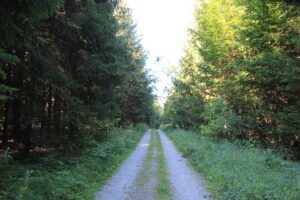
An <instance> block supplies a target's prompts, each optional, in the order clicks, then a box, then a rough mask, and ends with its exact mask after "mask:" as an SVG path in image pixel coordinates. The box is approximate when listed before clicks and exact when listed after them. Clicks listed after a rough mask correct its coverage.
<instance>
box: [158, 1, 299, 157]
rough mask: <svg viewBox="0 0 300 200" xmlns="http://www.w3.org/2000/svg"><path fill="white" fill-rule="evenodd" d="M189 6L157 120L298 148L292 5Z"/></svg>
mask: <svg viewBox="0 0 300 200" xmlns="http://www.w3.org/2000/svg"><path fill="white" fill-rule="evenodd" d="M195 13H196V16H195V17H196V23H195V27H194V29H193V30H192V32H191V36H190V39H189V46H188V47H187V50H186V55H185V56H184V57H183V59H182V62H181V70H180V72H179V74H178V75H177V78H176V81H175V83H174V88H173V89H172V91H171V93H170V97H169V99H168V101H167V103H166V106H165V111H164V115H165V123H168V124H173V125H175V126H180V127H186V125H182V124H189V125H188V126H189V127H196V128H198V127H200V129H201V133H203V134H210V135H216V136H227V137H229V138H235V137H238V138H245V139H249V140H251V141H252V140H260V141H263V142H264V143H265V144H267V145H272V146H273V144H274V143H275V144H277V145H284V146H286V147H289V148H290V147H291V148H292V149H294V151H295V152H297V151H299V128H300V124H299V120H298V119H299V117H300V113H299V110H300V109H299V108H300V104H299V103H300V101H299V99H300V96H299V77H300V76H299V75H300V74H299V72H300V68H299V66H300V65H299V64H300V61H299V39H300V32H299V23H298V22H299V13H300V8H299V6H298V5H293V4H289V3H285V2H283V1H270V0H264V1H262V0H254V1H240V0H226V1H223V0H210V1H202V0H199V7H198V8H196V12H195ZM178 82H180V83H183V84H178ZM182 85H184V86H182ZM193 96H194V97H197V98H198V99H197V100H196V101H191V100H190V97H193ZM199 116H201V117H199ZM189 117H190V118H192V119H194V120H188V121H190V123H188V122H186V121H185V120H187V119H189ZM298 156H299V155H297V153H296V154H295V158H296V157H298ZM298 158H299V157H298Z"/></svg>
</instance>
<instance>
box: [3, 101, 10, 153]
mask: <svg viewBox="0 0 300 200" xmlns="http://www.w3.org/2000/svg"><path fill="white" fill-rule="evenodd" d="M8 115H9V100H7V101H6V102H5V111H4V121H3V132H2V144H3V148H4V149H5V148H6V147H7V144H8Z"/></svg>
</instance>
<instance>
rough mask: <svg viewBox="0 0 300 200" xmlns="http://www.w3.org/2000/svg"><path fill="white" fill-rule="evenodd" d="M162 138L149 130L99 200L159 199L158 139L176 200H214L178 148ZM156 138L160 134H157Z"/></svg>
mask: <svg viewBox="0 0 300 200" xmlns="http://www.w3.org/2000/svg"><path fill="white" fill-rule="evenodd" d="M158 132H159V137H158V136H155V135H154V133H151V130H148V131H147V132H146V133H145V135H144V136H143V138H142V139H141V141H140V143H139V144H138V146H137V148H136V149H135V150H134V151H133V153H132V154H131V155H130V157H129V158H128V159H127V160H126V161H125V162H124V163H123V164H122V166H121V167H120V168H119V170H118V171H117V173H116V174H115V175H114V176H112V178H111V179H110V181H109V182H108V184H107V185H106V186H104V188H103V189H102V191H100V192H98V193H97V194H96V200H154V199H157V198H159V197H158V196H157V192H156V189H157V184H158V182H159V181H160V177H157V175H158V173H157V170H158V163H157V162H158V155H157V154H158V153H157V151H158V147H157V145H154V143H155V142H154V141H155V138H159V139H160V141H161V144H162V147H163V153H164V155H165V161H166V169H165V170H167V173H168V175H169V177H168V178H169V183H170V185H169V188H170V191H171V193H172V195H171V196H172V197H171V196H170V197H167V199H175V200H194V199H195V200H202V199H211V198H210V195H209V193H208V192H207V190H206V189H205V187H204V185H203V183H202V181H201V179H200V177H199V176H198V174H197V173H195V172H194V171H193V170H192V168H191V167H190V166H189V165H188V163H187V161H186V160H185V159H184V158H183V157H182V155H181V154H180V153H179V152H178V151H177V150H176V148H175V146H174V145H173V144H172V143H171V141H170V140H169V139H168V138H167V136H166V135H165V134H164V133H163V132H162V131H160V130H159V131H158ZM156 134H157V133H156Z"/></svg>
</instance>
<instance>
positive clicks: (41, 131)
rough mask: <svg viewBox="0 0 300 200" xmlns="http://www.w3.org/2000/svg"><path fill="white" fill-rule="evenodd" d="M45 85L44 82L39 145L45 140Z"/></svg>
mask: <svg viewBox="0 0 300 200" xmlns="http://www.w3.org/2000/svg"><path fill="white" fill-rule="evenodd" d="M46 95H47V86H46V84H45V83H44V87H43V96H42V116H41V128H40V145H42V144H43V143H44V140H45V130H46V129H47V124H46V120H47V96H46Z"/></svg>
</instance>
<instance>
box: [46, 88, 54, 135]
mask: <svg viewBox="0 0 300 200" xmlns="http://www.w3.org/2000/svg"><path fill="white" fill-rule="evenodd" d="M52 98H53V94H52V87H51V86H49V91H48V110H47V137H50V135H51V132H52V107H53V102H52Z"/></svg>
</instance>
